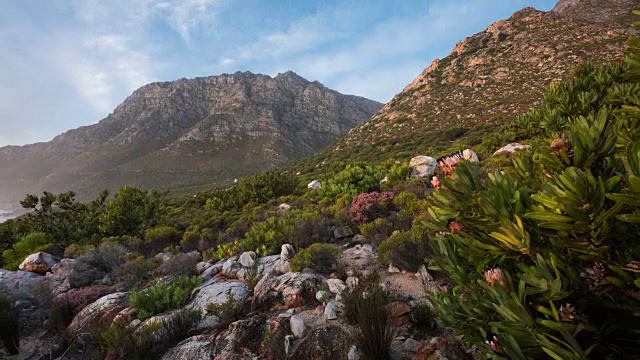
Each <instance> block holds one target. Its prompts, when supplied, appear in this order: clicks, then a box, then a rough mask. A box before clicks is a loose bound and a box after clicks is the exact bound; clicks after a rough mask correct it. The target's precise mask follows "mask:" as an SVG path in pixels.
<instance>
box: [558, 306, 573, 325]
mask: <svg viewBox="0 0 640 360" xmlns="http://www.w3.org/2000/svg"><path fill="white" fill-rule="evenodd" d="M558 315H560V320H562V321H564V322H573V321H574V320H575V319H576V309H575V308H574V307H573V305H571V304H569V303H567V304H565V305H560V310H559V311H558Z"/></svg>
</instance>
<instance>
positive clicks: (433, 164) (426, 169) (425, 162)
mask: <svg viewBox="0 0 640 360" xmlns="http://www.w3.org/2000/svg"><path fill="white" fill-rule="evenodd" d="M409 166H410V167H411V168H413V172H412V173H411V176H413V177H419V178H430V177H431V176H432V175H433V174H435V172H436V170H437V169H438V161H437V160H436V159H434V158H432V157H431V156H423V155H421V156H416V157H414V158H412V159H411V160H410V161H409Z"/></svg>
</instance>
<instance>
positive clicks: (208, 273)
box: [200, 264, 223, 280]
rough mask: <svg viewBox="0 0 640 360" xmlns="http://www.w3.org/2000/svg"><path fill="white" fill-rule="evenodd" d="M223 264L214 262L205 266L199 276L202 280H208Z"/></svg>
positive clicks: (216, 273)
mask: <svg viewBox="0 0 640 360" xmlns="http://www.w3.org/2000/svg"><path fill="white" fill-rule="evenodd" d="M222 266H223V264H215V265H212V266H210V267H209V268H207V269H206V270H205V271H203V272H202V274H200V277H201V278H203V279H204V280H209V279H211V278H213V277H214V276H216V275H218V273H219V272H220V271H222Z"/></svg>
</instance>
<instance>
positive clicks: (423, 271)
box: [416, 265, 433, 284]
mask: <svg viewBox="0 0 640 360" xmlns="http://www.w3.org/2000/svg"><path fill="white" fill-rule="evenodd" d="M416 277H417V278H418V279H419V280H420V281H422V283H423V284H424V283H427V282H429V281H433V277H432V276H431V274H429V272H428V271H427V267H426V266H424V265H422V266H420V269H418V272H417V273H416Z"/></svg>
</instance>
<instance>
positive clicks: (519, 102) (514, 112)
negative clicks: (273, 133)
mask: <svg viewBox="0 0 640 360" xmlns="http://www.w3.org/2000/svg"><path fill="white" fill-rule="evenodd" d="M635 6H636V3H635V2H634V1H633V0H611V1H606V2H605V1H596V0H561V1H559V2H558V4H557V5H556V6H555V8H554V9H553V10H552V11H550V12H543V11H538V10H536V9H533V8H525V9H523V10H520V11H518V12H516V13H514V14H513V16H512V17H511V18H509V19H506V20H501V21H497V22H495V23H493V24H491V25H489V27H487V29H486V30H485V31H482V32H480V33H478V34H475V35H473V36H470V37H468V38H466V39H464V40H462V41H460V42H459V43H458V44H457V45H456V46H455V48H454V49H453V50H452V52H451V53H450V54H449V55H448V56H447V57H445V58H443V59H437V60H435V61H433V62H432V63H431V65H430V66H429V67H427V68H426V69H425V70H424V71H423V72H422V73H421V74H420V75H419V76H418V77H416V78H415V79H414V80H413V81H412V82H411V83H410V84H409V85H408V86H407V87H405V88H404V89H403V91H402V92H400V93H399V94H397V95H396V96H395V97H394V98H393V99H392V100H391V101H390V102H389V103H387V104H386V105H385V106H384V107H383V108H382V109H381V110H380V111H379V112H378V113H377V114H376V115H374V116H373V117H372V119H371V120H370V121H367V122H365V123H364V124H362V125H360V126H359V127H357V128H356V129H354V130H352V131H351V132H350V133H349V135H348V136H346V137H344V138H343V139H341V140H340V141H339V142H338V144H337V146H336V147H335V149H334V150H333V151H330V152H327V153H325V154H324V155H322V156H320V158H321V160H327V159H329V158H332V157H346V156H347V154H354V153H356V154H357V153H365V151H363V150H362V149H367V151H366V152H370V151H376V152H378V153H379V154H382V155H381V157H384V156H385V155H384V154H385V153H387V154H391V155H390V156H393V155H392V154H400V155H402V149H403V148H412V149H416V148H418V149H423V151H426V152H429V151H431V150H433V149H431V148H430V146H429V145H430V144H429V141H426V140H425V139H423V138H422V134H425V132H434V131H446V132H448V133H450V134H452V136H451V142H452V143H454V141H455V140H456V139H458V138H460V137H461V136H462V135H464V134H465V133H466V132H468V131H469V130H470V129H473V128H477V127H482V126H493V125H496V124H502V123H505V122H508V121H511V120H513V119H515V117H516V116H518V115H520V114H522V113H524V112H525V111H526V110H528V109H530V108H532V107H535V106H537V105H539V104H540V103H541V101H542V99H543V93H544V90H545V89H546V88H548V87H549V85H550V84H551V83H552V82H558V81H562V80H566V79H568V78H569V77H570V76H571V74H572V72H573V71H574V69H575V68H576V67H577V66H579V65H581V64H583V63H585V62H586V61H591V62H595V63H606V62H610V61H620V60H621V59H622V57H623V55H624V53H625V51H626V49H627V43H628V41H629V39H630V38H631V36H633V35H635V34H637V29H636V27H635V26H633V25H631V24H632V22H633V20H632V19H633V15H632V10H633V9H634V8H635ZM418 129H421V130H422V131H417V130H418ZM467 145H470V144H467ZM341 154H342V155H341ZM348 156H352V155H348ZM327 161H328V160H327Z"/></svg>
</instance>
